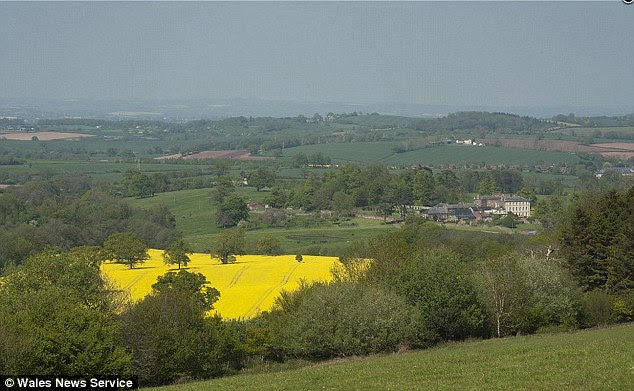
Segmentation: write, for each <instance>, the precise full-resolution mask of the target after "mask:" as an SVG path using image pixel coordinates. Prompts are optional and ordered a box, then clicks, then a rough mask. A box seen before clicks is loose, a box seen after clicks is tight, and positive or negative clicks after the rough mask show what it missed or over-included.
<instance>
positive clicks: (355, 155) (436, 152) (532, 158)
mask: <svg viewBox="0 0 634 391" xmlns="http://www.w3.org/2000/svg"><path fill="white" fill-rule="evenodd" d="M400 144H401V143H399V142H396V141H385V142H361V143H335V144H315V145H303V146H299V147H293V148H287V149H286V150H285V151H284V156H287V157H292V156H293V155H294V154H296V153H298V152H304V153H306V154H311V153H316V152H321V153H323V154H324V155H327V156H330V158H331V159H332V160H333V161H334V162H339V163H344V162H357V163H381V164H388V165H408V164H414V163H419V164H429V165H441V164H456V165H462V164H469V163H486V164H504V165H529V164H538V163H543V164H555V163H569V164H574V163H576V162H578V161H579V157H577V156H576V155H575V154H574V153H569V152H553V151H539V150H532V149H518V148H505V147H493V146H484V147H474V146H467V145H439V146H434V147H429V148H423V149H417V150H413V151H408V152H403V153H394V152H393V148H394V147H395V146H398V145H400Z"/></svg>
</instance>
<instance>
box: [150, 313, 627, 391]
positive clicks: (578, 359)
mask: <svg viewBox="0 0 634 391" xmlns="http://www.w3.org/2000/svg"><path fill="white" fill-rule="evenodd" d="M633 352H634V324H629V325H624V326H617V327H612V328H607V329H597V330H585V331H580V332H575V333H565V334H551V335H537V336H527V337H514V338H505V339H491V340H486V341H478V342H467V343H456V344H450V345H444V346H440V347H437V348H434V349H429V350H424V351H416V352H409V353H405V354H393V355H387V356H379V357H369V358H363V359H352V360H347V361H344V362H339V363H337V362H331V363H327V364H319V365H314V366H311V367H306V368H303V369H298V370H293V371H288V372H278V373H267V374H259V375H241V376H233V377H226V378H221V379H216V380H211V381H206V382H197V383H190V384H184V385H179V386H169V387H162V388H160V390H164V391H169V390H174V391H187V390H317V389H319V390H626V389H631V388H630V387H631V386H632V384H634V354H633Z"/></svg>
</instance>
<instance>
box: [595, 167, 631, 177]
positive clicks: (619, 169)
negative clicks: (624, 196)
mask: <svg viewBox="0 0 634 391" xmlns="http://www.w3.org/2000/svg"><path fill="white" fill-rule="evenodd" d="M607 172H616V173H617V174H621V175H623V176H630V175H634V168H631V167H609V168H606V169H603V170H599V171H597V172H596V173H595V174H594V175H595V176H596V177H597V178H601V177H602V176H603V174H605V173H607Z"/></svg>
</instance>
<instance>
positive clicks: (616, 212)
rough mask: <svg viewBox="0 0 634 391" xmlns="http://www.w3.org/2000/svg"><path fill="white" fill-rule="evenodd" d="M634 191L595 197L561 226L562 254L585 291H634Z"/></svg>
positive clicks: (579, 204) (575, 207)
mask: <svg viewBox="0 0 634 391" xmlns="http://www.w3.org/2000/svg"><path fill="white" fill-rule="evenodd" d="M632 238H634V187H632V188H631V189H629V191H627V192H618V191H616V190H611V191H608V192H607V193H604V194H599V193H591V194H588V195H587V196H585V197H583V198H582V199H581V200H579V201H578V202H577V203H575V204H574V205H573V206H572V208H571V209H570V210H569V212H568V213H567V215H566V218H565V220H563V222H562V224H561V225H560V244H561V253H562V256H563V257H564V258H565V260H566V262H567V265H568V267H569V269H570V271H571V272H572V273H573V275H574V276H575V277H576V279H577V281H578V282H579V284H580V285H581V287H582V288H583V289H584V290H587V291H590V290H593V289H602V290H605V291H606V292H608V293H610V294H621V293H625V292H630V291H631V290H632V289H633V288H634V242H633V241H632Z"/></svg>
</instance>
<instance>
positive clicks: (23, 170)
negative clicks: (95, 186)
mask: <svg viewBox="0 0 634 391" xmlns="http://www.w3.org/2000/svg"><path fill="white" fill-rule="evenodd" d="M137 167H139V165H138V164H137V163H134V162H117V161H97V160H31V161H28V162H27V164H22V165H15V166H0V170H2V171H4V172H7V173H14V174H33V175H41V176H52V175H61V174H63V175H89V176H92V177H93V178H95V179H99V180H104V181H108V182H116V181H119V180H121V178H122V177H123V173H125V172H126V171H127V170H129V169H137ZM140 167H141V171H142V172H144V173H146V174H148V173H150V174H151V173H158V172H169V171H189V170H195V169H198V170H200V174H201V175H209V174H211V171H210V169H209V166H208V165H207V164H198V165H192V164H187V165H185V164H174V163H166V162H164V163H160V162H156V163H141V164H140Z"/></svg>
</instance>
